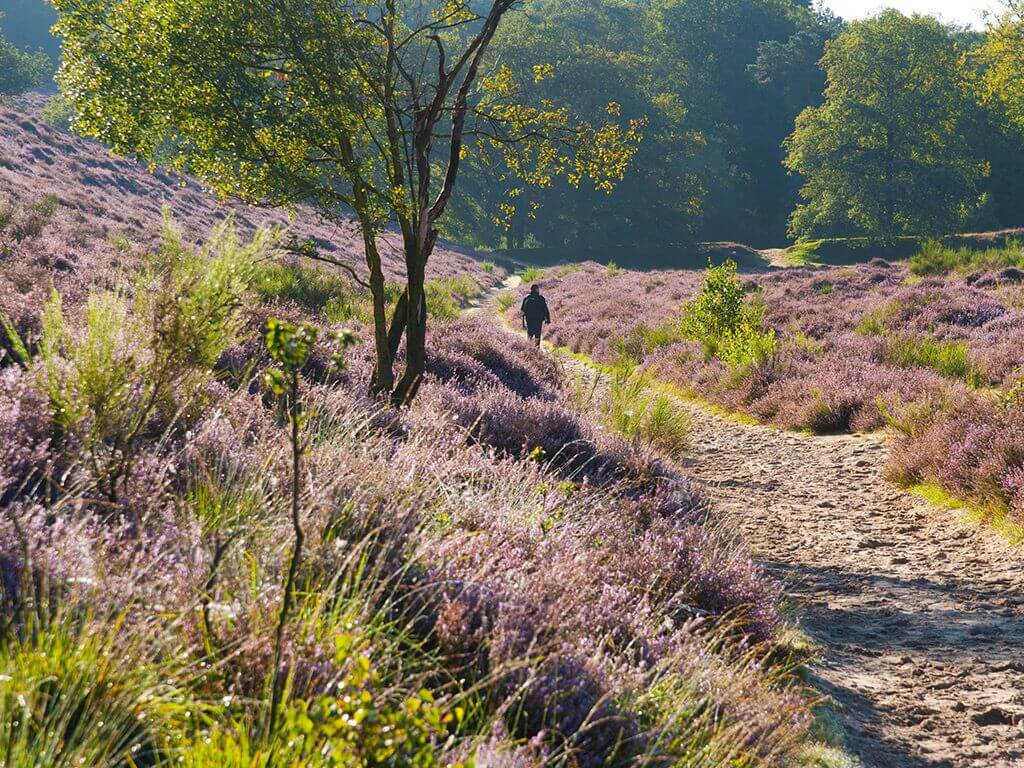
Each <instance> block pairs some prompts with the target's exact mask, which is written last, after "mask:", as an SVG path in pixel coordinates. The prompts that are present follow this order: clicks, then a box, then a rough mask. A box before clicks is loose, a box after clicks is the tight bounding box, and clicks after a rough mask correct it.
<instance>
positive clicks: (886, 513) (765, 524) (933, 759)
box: [495, 276, 1024, 768]
mask: <svg viewBox="0 0 1024 768" xmlns="http://www.w3.org/2000/svg"><path fill="white" fill-rule="evenodd" d="M518 284H519V281H518V278H516V277H514V276H513V277H511V278H509V279H507V280H506V281H505V284H504V286H503V287H504V288H506V289H513V290H514V289H516V288H518ZM495 292H496V291H495ZM563 359H564V360H565V365H566V366H567V368H582V364H581V363H579V362H577V361H574V360H570V359H566V358H563ZM569 373H570V375H572V374H573V373H574V372H573V371H569ZM575 374H579V375H582V376H584V377H586V378H589V377H590V376H593V375H594V374H593V372H592V371H586V372H585V371H583V370H577V371H575ZM687 408H688V410H689V411H690V413H691V416H692V439H691V447H690V449H689V452H688V455H687V456H686V457H684V458H683V459H682V463H683V465H684V467H685V469H686V471H687V474H689V475H690V476H691V477H693V478H694V479H695V480H697V481H698V482H700V483H701V484H703V485H704V486H705V488H706V490H707V494H708V496H709V497H710V498H711V499H712V502H713V503H714V505H715V507H716V508H717V510H718V511H719V512H720V513H721V514H723V515H725V516H726V517H727V518H729V520H730V521H731V522H732V524H733V527H735V528H736V529H738V530H739V531H740V532H741V534H742V535H743V536H744V537H745V538H746V539H747V540H748V542H749V544H750V547H751V549H752V550H753V552H754V553H755V555H756V556H757V558H758V559H759V560H760V561H761V562H762V563H764V565H765V566H766V567H767V568H768V570H769V571H770V572H771V573H772V574H773V575H774V576H775V577H777V578H779V579H780V580H782V581H783V582H784V583H785V584H786V587H787V594H788V595H789V599H790V601H791V602H792V608H793V613H794V615H795V616H797V617H798V618H799V623H800V627H801V628H802V629H803V630H804V632H805V633H806V634H807V635H809V636H810V638H811V639H812V640H813V642H814V643H815V645H816V646H817V647H818V649H819V656H820V661H819V662H818V663H817V665H815V667H814V669H813V672H814V676H815V678H816V679H815V680H814V683H815V685H816V687H818V688H819V690H821V691H822V692H823V693H824V694H826V695H828V696H830V697H831V698H832V699H833V701H834V702H835V704H836V706H837V709H838V710H839V713H840V715H841V718H842V721H843V724H844V727H845V741H846V745H845V746H846V749H847V750H848V751H849V752H850V753H852V754H854V755H856V756H857V757H858V758H859V759H860V760H861V762H862V763H863V765H864V766H865V768H1009V767H1015V766H1021V768H1024V549H1022V548H1019V547H1014V546H1012V545H1011V544H1009V543H1008V542H1006V541H1005V540H1004V539H1002V538H1000V537H999V536H998V535H997V534H995V533H994V532H992V531H989V530H986V529H985V528H983V527H980V526H979V525H977V524H975V523H972V522H970V521H968V520H967V519H965V518H964V516H963V515H962V514H961V513H959V512H957V511H955V510H946V509H940V508H936V507H934V506H932V505H930V504H928V503H927V502H926V501H924V500H923V499H921V498H919V497H917V496H915V495H913V494H910V493H907V492H905V491H903V490H901V489H900V488H898V487H896V486H894V485H892V484H890V483H889V482H887V481H886V480H884V479H883V477H882V468H883V466H884V465H885V459H886V448H885V445H884V443H883V442H882V441H881V440H880V439H878V438H876V437H868V436H851V435H837V436H811V435H803V434H798V433H794V432H785V431H782V430H778V429H774V428H771V427H762V426H752V425H748V424H743V423H740V422H739V421H736V420H733V419H730V418H728V417H724V416H719V415H717V414H713V413H710V412H708V411H707V410H705V409H703V408H701V407H699V406H696V405H690V404H687Z"/></svg>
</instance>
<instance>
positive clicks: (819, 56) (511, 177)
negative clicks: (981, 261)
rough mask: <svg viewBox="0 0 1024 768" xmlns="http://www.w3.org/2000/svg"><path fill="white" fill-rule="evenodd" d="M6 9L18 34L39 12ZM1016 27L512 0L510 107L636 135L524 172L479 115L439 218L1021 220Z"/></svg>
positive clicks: (576, 243)
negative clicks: (630, 142)
mask: <svg viewBox="0 0 1024 768" xmlns="http://www.w3.org/2000/svg"><path fill="white" fill-rule="evenodd" d="M14 12H15V13H16V14H17V13H20V14H21V15H22V16H21V17H20V18H9V19H8V20H7V21H6V27H5V28H6V29H7V31H8V34H9V36H10V35H11V34H13V31H15V30H17V32H18V36H19V38H20V37H22V36H23V37H24V39H25V41H34V40H36V39H37V38H38V35H36V37H33V34H35V32H38V29H36V28H37V27H39V25H40V24H42V23H43V22H44V21H45V20H46V17H45V16H44V15H40V14H38V13H35V12H34V11H32V4H31V3H26V4H23V5H22V6H21V7H20V10H18V9H15V11H14ZM1022 28H1024V23H1022V17H1021V7H1020V6H1019V5H1018V4H1017V3H1016V2H1011V3H1010V5H1009V7H1008V9H1007V10H1006V13H1005V14H1004V15H1003V16H1002V17H1001V18H1000V19H998V20H996V21H994V22H993V24H992V26H991V28H990V29H989V30H988V31H986V32H981V31H974V30H969V29H965V28H959V27H955V26H949V25H944V24H942V23H940V22H939V21H938V20H936V19H934V18H931V17H928V16H913V17H907V16H904V15H902V14H900V13H898V12H896V11H886V12H884V13H881V14H879V15H878V16H876V17H874V18H871V19H868V20H866V21H861V22H853V23H847V22H844V21H843V20H842V19H839V18H838V17H836V16H834V15H833V14H831V13H829V12H827V11H823V10H821V9H818V8H816V7H813V6H812V4H811V3H810V1H809V0H711V1H710V2H709V1H706V0H653V2H643V3H641V2H635V0H530V1H529V2H527V3H525V4H524V5H523V6H522V7H521V8H520V9H519V10H518V11H517V12H516V13H513V14H510V15H509V17H508V18H507V19H506V20H505V21H504V22H503V24H502V26H501V29H500V30H499V32H498V35H497V37H496V39H495V41H494V43H493V44H492V53H491V56H492V58H493V59H494V60H495V61H496V62H500V66H499V68H498V71H499V72H500V71H502V70H507V71H508V73H509V76H510V81H515V82H524V83H529V84H530V88H529V91H528V93H527V92H524V93H523V94H522V97H521V102H522V109H524V110H525V109H530V108H534V109H538V110H541V109H548V108H551V106H552V105H565V107H566V108H567V109H569V110H571V111H572V112H573V114H574V115H576V116H578V117H580V118H582V119H584V120H588V121H591V122H595V123H598V122H601V121H603V120H607V119H608V117H609V115H610V116H612V117H613V118H615V119H618V120H621V121H622V124H623V125H628V124H631V122H632V121H639V125H641V126H642V128H641V131H642V136H643V138H642V141H641V142H640V146H639V150H638V151H637V153H636V155H635V157H633V159H632V163H631V166H630V170H629V173H628V174H627V175H626V177H625V178H624V180H622V181H621V182H620V183H618V184H617V185H616V186H615V187H614V189H612V190H606V189H599V188H595V186H594V185H592V184H586V183H574V181H576V182H578V180H574V179H572V178H571V177H563V178H551V179H544V178H541V179H534V180H533V182H534V183H531V184H524V183H523V181H522V178H521V174H519V173H515V172H514V170H515V169H512V171H513V172H509V171H510V169H508V168H507V167H505V165H504V163H505V162H506V160H507V157H505V156H504V155H503V154H502V153H501V152H500V151H497V148H496V147H495V146H493V145H494V144H495V142H494V141H493V137H490V136H488V135H487V132H486V130H478V131H477V132H475V135H473V136H470V137H468V139H469V142H468V144H469V146H468V147H467V151H466V162H465V165H464V169H463V177H462V180H461V182H460V183H461V186H460V188H459V190H458V192H457V194H456V196H455V198H454V201H453V207H452V209H451V211H450V215H449V217H448V218H447V219H446V220H445V222H443V228H444V232H443V234H445V235H447V236H448V237H451V238H453V239H456V240H459V241H462V242H465V243H467V244H471V245H475V246H479V247H485V248H524V247H549V248H568V249H572V250H575V251H578V252H580V253H586V252H587V251H588V250H591V249H593V248H595V247H596V246H607V245H609V244H621V245H655V246H656V245H659V244H669V243H672V244H679V243H687V242H692V241H708V240H737V241H743V242H747V243H750V244H752V245H755V246H759V247H766V246H771V245H779V244H782V243H783V242H785V241H786V240H787V239H801V238H802V239H806V238H817V237H840V236H853V235H870V236H877V237H891V236H896V235H904V234H912V235H938V234H946V233H950V232H954V231H965V230H983V229H997V228H1004V227H1013V226H1020V225H1022V224H1024V194H1022V192H1024V182H1022V179H1024V159H1022V157H1021V153H1020V151H1019V149H1020V146H1021V143H1022V138H1024V133H1022V130H1024V129H1022V127H1021V126H1022V122H1024V121H1022V119H1021V112H1022V110H1021V109H1020V106H1019V105H1020V104H1021V103H1022V102H1024V97H1022V96H1020V95H1019V94H1018V93H1017V91H1019V90H1020V85H1019V82H1021V78H1020V74H1021V73H1022V70H1024V63H1022V62H1024V35H1022V32H1021V30H1022ZM33 30H35V32H34V31H33ZM15 42H16V43H17V42H19V40H17V39H16V40H15ZM22 42H24V41H22ZM23 47H24V46H23Z"/></svg>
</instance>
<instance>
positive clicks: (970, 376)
mask: <svg viewBox="0 0 1024 768" xmlns="http://www.w3.org/2000/svg"><path fill="white" fill-rule="evenodd" d="M884 359H885V360H886V362H888V363H891V364H892V365H895V366H898V367H900V368H930V369H931V370H933V371H935V372H936V373H938V374H939V375H940V376H945V377H946V378H949V379H957V380H959V381H962V382H964V383H965V384H967V385H968V386H970V387H979V386H981V385H982V383H983V377H982V374H981V373H980V372H979V371H978V370H977V368H976V367H975V366H974V364H973V363H972V362H971V358H970V348H969V347H968V346H967V343H966V342H963V341H956V342H954V341H948V342H943V341H939V340H937V339H932V338H928V337H920V336H918V337H914V336H892V337H890V338H888V339H886V342H885V352H884Z"/></svg>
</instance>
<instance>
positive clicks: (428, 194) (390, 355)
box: [54, 0, 636, 402]
mask: <svg viewBox="0 0 1024 768" xmlns="http://www.w3.org/2000/svg"><path fill="white" fill-rule="evenodd" d="M513 3H514V0H489V4H487V5H485V6H484V7H483V8H481V7H480V5H479V4H477V3H470V2H467V0H450V2H445V3H437V4H431V3H426V4H424V3H422V2H416V1H415V0H409V2H408V3H404V4H402V3H400V2H399V0H382V2H381V5H375V4H373V3H372V2H369V0H356V2H347V1H345V0H267V2H259V3H254V2H250V1H249V0H55V3H54V4H55V6H56V7H57V10H58V11H59V12H60V14H61V18H60V21H59V22H58V26H57V29H58V32H59V33H60V34H62V35H63V37H64V49H63V53H64V59H63V64H62V67H61V70H60V73H59V81H60V83H61V86H62V88H63V89H64V91H65V93H66V95H67V96H68V98H69V100H70V101H71V103H72V105H73V107H74V108H75V110H76V112H77V113H78V118H77V120H76V123H75V128H76V129H77V130H78V131H79V132H83V133H86V134H89V135H93V136H96V137H98V138H100V139H102V140H104V141H106V142H107V143H109V144H110V145H111V146H112V147H113V148H114V150H115V151H118V152H122V153H134V154H138V155H141V156H143V157H147V158H153V157H155V156H156V154H157V152H158V150H159V152H160V156H161V158H169V159H170V160H171V164H172V166H173V167H175V168H177V169H181V170H187V171H189V172H191V173H194V174H196V175H198V176H200V177H201V178H203V179H205V180H206V181H208V182H209V183H211V184H212V185H214V186H215V187H216V188H217V189H219V190H220V191H221V192H223V193H224V194H228V195H236V196H238V197H241V198H243V199H245V200H248V201H250V202H254V203H265V204H273V205H281V204H295V203H306V204H311V205H314V206H315V207H316V208H317V209H318V210H319V211H320V212H321V213H322V214H323V215H325V216H327V217H329V218H339V217H342V216H345V215H346V214H347V213H348V212H349V211H354V212H355V215H356V217H357V219H358V221H359V224H360V227H361V229H362V235H363V245H364V250H365V254H366V263H367V268H368V271H369V279H368V287H369V289H370V292H371V294H372V296H373V304H374V339H375V347H376V367H375V374H374V381H373V385H372V386H373V389H374V391H375V392H378V393H386V392H390V393H391V394H392V396H393V398H394V399H395V401H397V402H407V401H408V400H409V399H410V398H411V397H413V396H414V395H415V393H416V390H417V388H418V386H419V382H420V379H421V377H422V374H423V370H424V363H425V355H426V352H425V338H426V313H425V312H424V311H423V307H424V306H425V300H424V291H423V286H424V281H425V275H426V267H427V263H428V260H429V258H430V255H431V253H432V252H433V249H434V246H435V244H436V241H437V237H438V226H439V222H440V220H441V218H442V216H443V215H444V213H445V210H446V209H447V207H448V204H449V201H450V200H451V197H452V195H453V193H454V191H455V188H456V182H457V180H458V176H459V171H460V167H461V164H462V161H463V159H464V155H465V152H466V151H467V145H466V143H465V139H466V137H467V136H480V137H483V138H484V139H485V140H486V141H487V142H488V144H489V146H490V148H491V149H492V150H493V151H496V152H500V153H502V155H503V156H504V158H505V160H506V165H507V167H508V168H509V169H510V172H511V173H515V174H517V175H519V176H520V177H521V178H523V179H524V181H525V182H526V183H546V182H548V180H550V179H551V178H552V177H554V176H558V175H564V176H568V177H570V178H571V179H572V180H573V181H574V182H575V183H581V182H582V180H583V179H589V180H590V181H591V182H593V183H594V184H595V185H597V186H603V185H610V184H614V183H615V182H616V181H618V180H619V179H621V178H622V176H623V175H624V173H625V169H626V165H627V163H628V161H629V158H630V157H631V155H632V153H633V151H634V148H635V141H636V136H635V133H634V132H631V131H630V130H629V129H628V128H625V129H623V128H622V127H621V126H620V125H619V124H618V123H617V122H616V121H614V120H607V121H605V122H603V123H601V124H598V125H592V124H588V123H585V122H583V121H579V120H575V119H574V117H573V115H572V113H571V111H570V110H569V109H567V108H566V107H564V106H559V105H554V104H550V103H545V104H542V105H541V106H539V107H536V106H531V105H529V104H528V103H526V100H525V99H524V91H525V89H526V88H528V87H529V86H528V83H523V82H521V81H519V80H517V79H516V78H515V77H514V75H513V73H512V72H511V70H509V68H508V67H506V66H504V65H502V64H501V62H496V61H493V60H491V59H489V58H488V56H487V53H488V49H489V46H490V44H491V42H492V40H493V39H494V36H495V34H496V33H497V31H498V28H499V26H500V25H501V23H502V22H503V20H504V18H505V16H506V14H507V13H508V12H509V11H510V10H511V8H512V6H513ZM391 223H394V224H397V226H398V227H399V228H400V230H401V233H402V241H403V247H404V254H405V283H406V288H405V292H404V294H403V296H402V300H401V301H399V303H398V305H397V306H396V307H395V309H394V311H393V313H392V315H391V317H390V318H389V317H388V316H387V310H386V306H387V305H386V292H385V276H384V273H383V268H382V263H381V259H380V255H379V253H378V251H377V244H376V236H377V234H378V233H379V232H380V230H381V229H382V228H383V227H385V226H387V225H389V224H391ZM403 338H404V340H405V349H406V354H405V359H406V362H405V369H404V371H403V373H402V376H401V378H400V379H399V380H398V381H397V382H396V381H395V379H394V374H393V365H394V359H395V355H396V354H397V351H398V348H399V345H400V343H401V341H402V339H403Z"/></svg>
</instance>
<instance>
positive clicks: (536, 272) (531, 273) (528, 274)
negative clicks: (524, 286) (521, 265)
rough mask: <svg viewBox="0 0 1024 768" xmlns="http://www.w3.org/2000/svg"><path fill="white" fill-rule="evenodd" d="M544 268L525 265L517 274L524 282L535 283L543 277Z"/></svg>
mask: <svg viewBox="0 0 1024 768" xmlns="http://www.w3.org/2000/svg"><path fill="white" fill-rule="evenodd" d="M544 274H545V272H544V270H543V269H541V268H540V267H526V268H525V269H524V270H523V271H522V272H521V273H520V274H519V276H520V277H521V278H522V280H523V282H524V283H536V282H538V281H539V280H543V279H544Z"/></svg>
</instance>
